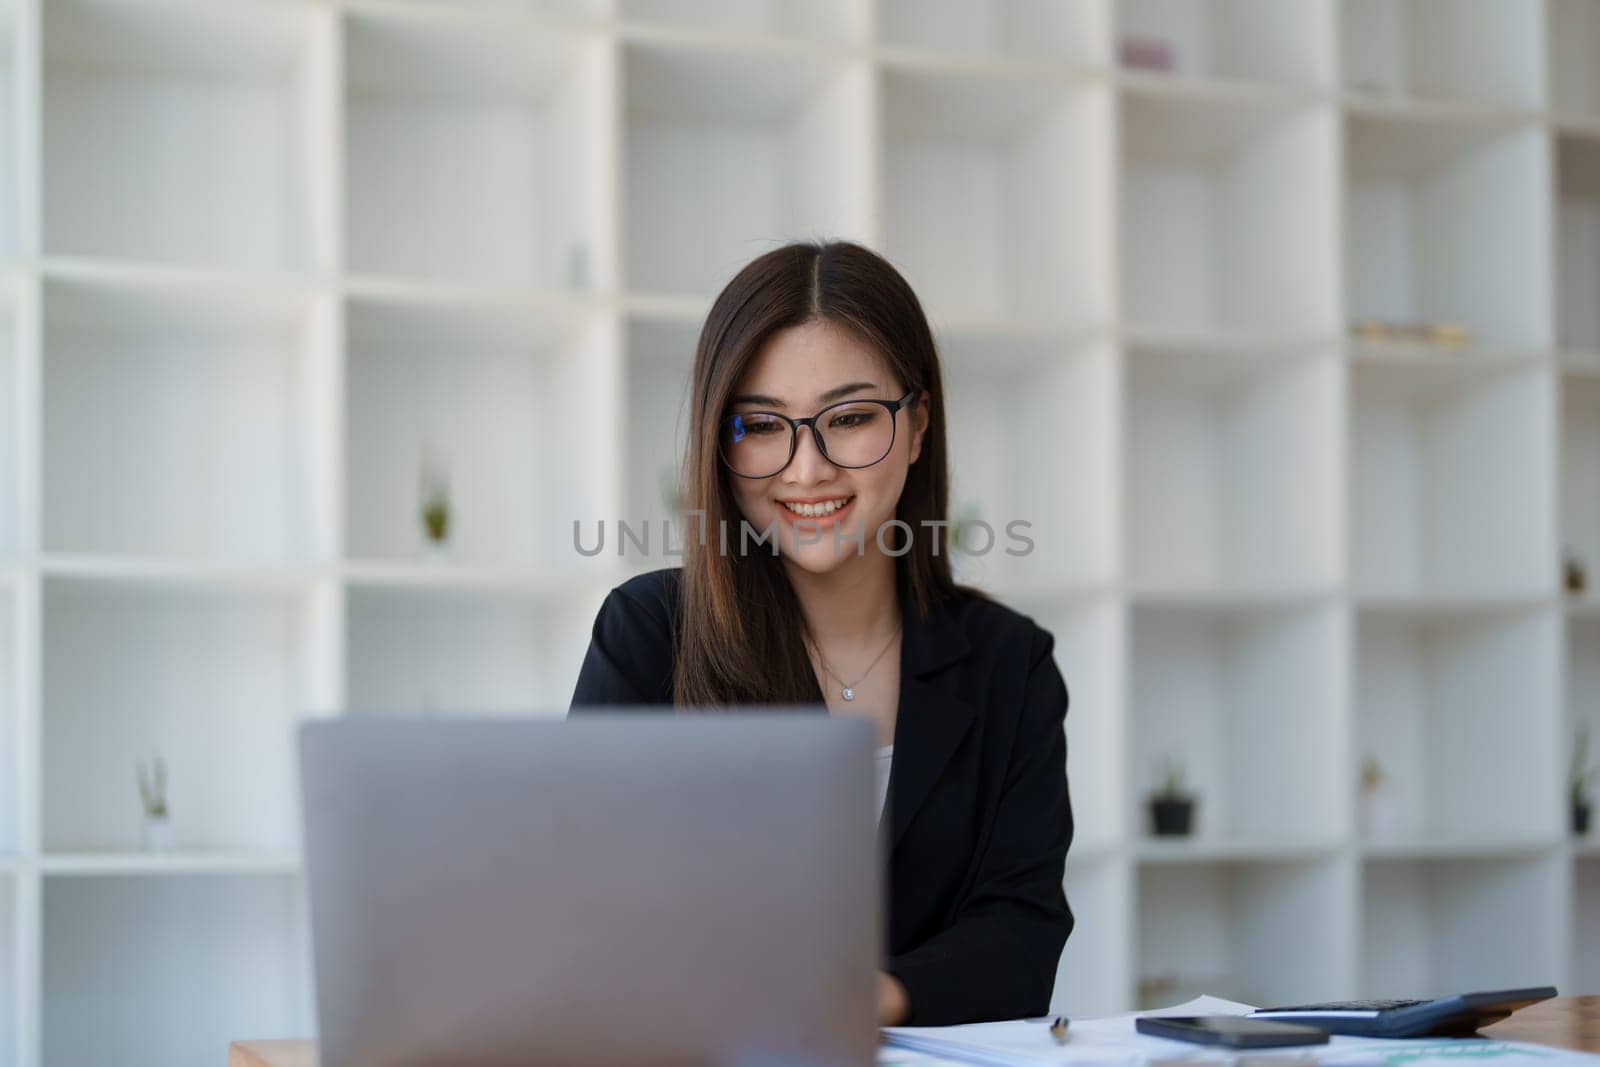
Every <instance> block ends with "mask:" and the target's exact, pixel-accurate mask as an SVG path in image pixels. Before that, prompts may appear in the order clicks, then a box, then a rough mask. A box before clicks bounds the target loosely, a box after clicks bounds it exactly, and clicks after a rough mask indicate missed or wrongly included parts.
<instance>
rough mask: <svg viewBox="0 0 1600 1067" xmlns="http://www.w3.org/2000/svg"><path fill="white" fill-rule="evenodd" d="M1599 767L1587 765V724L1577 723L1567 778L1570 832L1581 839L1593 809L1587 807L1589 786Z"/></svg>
mask: <svg viewBox="0 0 1600 1067" xmlns="http://www.w3.org/2000/svg"><path fill="white" fill-rule="evenodd" d="M1597 773H1600V766H1590V765H1589V724H1588V722H1587V721H1584V722H1580V723H1578V734H1577V737H1576V738H1575V740H1574V742H1573V746H1572V772H1571V774H1570V775H1569V776H1568V782H1569V785H1570V787H1571V790H1570V796H1571V798H1572V832H1573V834H1574V835H1576V836H1578V837H1582V836H1583V835H1584V834H1587V833H1588V832H1589V819H1590V816H1591V815H1592V814H1593V809H1592V808H1591V807H1590V806H1589V785H1590V784H1591V783H1592V782H1593V781H1594V778H1595V775H1596V774H1597Z"/></svg>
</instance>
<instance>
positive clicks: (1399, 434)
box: [1350, 365, 1556, 597]
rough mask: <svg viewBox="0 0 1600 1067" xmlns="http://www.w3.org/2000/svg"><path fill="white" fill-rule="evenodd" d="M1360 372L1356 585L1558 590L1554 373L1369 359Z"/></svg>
mask: <svg viewBox="0 0 1600 1067" xmlns="http://www.w3.org/2000/svg"><path fill="white" fill-rule="evenodd" d="M1452 370H1453V371H1455V372H1454V373H1451V371H1452ZM1354 378H1355V386H1354V394H1355V395H1354V408H1353V412H1352V414H1351V426H1352V434H1353V437H1354V441H1353V448H1352V454H1353V464H1352V469H1351V478H1352V490H1351V497H1350V506H1351V511H1352V516H1351V520H1352V529H1353V531H1354V537H1355V543H1354V545H1353V551H1352V557H1353V566H1354V575H1353V581H1354V586H1355V590H1356V592H1357V593H1358V594H1360V595H1362V596H1372V595H1380V596H1412V597H1415V596H1428V597H1441V596H1442V597H1494V596H1503V597H1504V596H1534V595H1548V594H1549V593H1551V592H1553V590H1554V588H1555V584H1556V582H1555V578H1556V575H1555V571H1556V560H1554V559H1553V558H1551V551H1550V546H1551V545H1553V544H1554V543H1555V542H1556V535H1555V531H1554V530H1553V529H1552V525H1553V521H1554V518H1555V515H1556V502H1555V496H1554V494H1555V492H1556V488H1555V484H1554V483H1555V471H1554V466H1555V463H1554V457H1553V452H1554V427H1553V426H1551V421H1552V419H1551V414H1552V413H1553V411H1554V408H1555V401H1554V397H1553V382H1552V376H1551V374H1550V373H1549V372H1548V371H1546V370H1537V369H1535V370H1522V371H1503V370H1486V371H1484V372H1482V373H1477V372H1468V373H1462V372H1461V368H1426V369H1417V368H1387V367H1375V366H1370V365H1362V366H1358V367H1356V368H1355V370H1354Z"/></svg>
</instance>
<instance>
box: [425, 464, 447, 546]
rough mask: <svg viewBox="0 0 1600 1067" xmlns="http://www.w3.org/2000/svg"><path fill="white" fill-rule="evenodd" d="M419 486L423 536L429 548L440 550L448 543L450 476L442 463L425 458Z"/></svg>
mask: <svg viewBox="0 0 1600 1067" xmlns="http://www.w3.org/2000/svg"><path fill="white" fill-rule="evenodd" d="M419 488H420V493H419V495H420V496H421V517H422V532H423V536H424V538H425V539H426V542H427V546H428V548H429V549H431V550H432V551H434V552H442V551H444V549H445V548H446V546H448V545H449V543H450V476H449V474H448V473H447V472H446V471H445V468H444V467H443V465H442V464H439V463H437V462H434V461H430V460H425V461H424V462H423V465H422V474H421V478H420V486H419Z"/></svg>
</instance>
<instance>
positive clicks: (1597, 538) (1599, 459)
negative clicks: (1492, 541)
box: [1561, 377, 1600, 597]
mask: <svg viewBox="0 0 1600 1067" xmlns="http://www.w3.org/2000/svg"><path fill="white" fill-rule="evenodd" d="M1561 393H1562V396H1561V407H1562V415H1561V503H1562V521H1561V540H1562V542H1563V543H1564V544H1565V545H1566V546H1567V547H1568V548H1569V549H1570V550H1571V551H1573V552H1575V553H1576V554H1577V556H1578V558H1579V560H1580V561H1581V562H1582V564H1583V566H1584V568H1585V570H1586V571H1587V573H1588V578H1589V584H1590V590H1589V593H1588V594H1587V595H1588V596H1589V597H1594V596H1596V595H1597V592H1600V590H1596V588H1595V586H1597V585H1600V377H1597V378H1593V379H1578V378H1573V377H1569V378H1568V379H1567V380H1566V381H1565V382H1564V383H1563V387H1562V391H1561Z"/></svg>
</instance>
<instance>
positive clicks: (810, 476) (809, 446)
mask: <svg viewBox="0 0 1600 1067" xmlns="http://www.w3.org/2000/svg"><path fill="white" fill-rule="evenodd" d="M833 469H834V468H833V464H831V463H829V462H828V457H827V456H824V455H823V454H822V449H820V448H818V447H817V435H816V433H815V432H814V431H813V430H812V428H811V427H810V426H802V427H800V429H799V430H798V431H797V433H796V436H795V441H794V458H793V459H791V460H790V461H789V466H788V467H786V468H784V472H783V475H784V480H785V481H787V482H790V483H793V484H798V485H810V484H811V483H812V482H819V481H823V480H824V479H826V478H828V477H829V476H831V475H832V474H833Z"/></svg>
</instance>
